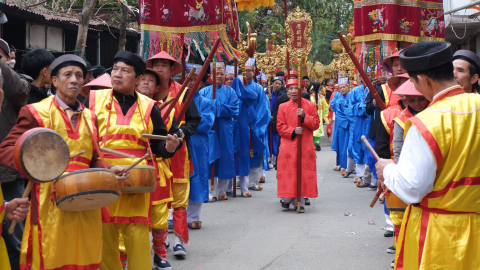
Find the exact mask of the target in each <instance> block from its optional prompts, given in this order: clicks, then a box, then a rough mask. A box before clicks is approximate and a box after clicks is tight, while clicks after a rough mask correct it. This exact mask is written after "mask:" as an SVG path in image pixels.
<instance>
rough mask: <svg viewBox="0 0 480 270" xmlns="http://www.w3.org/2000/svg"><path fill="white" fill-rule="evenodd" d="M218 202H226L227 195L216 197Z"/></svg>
mask: <svg viewBox="0 0 480 270" xmlns="http://www.w3.org/2000/svg"><path fill="white" fill-rule="evenodd" d="M218 200H219V201H226V200H228V197H227V194H222V195H220V196H218Z"/></svg>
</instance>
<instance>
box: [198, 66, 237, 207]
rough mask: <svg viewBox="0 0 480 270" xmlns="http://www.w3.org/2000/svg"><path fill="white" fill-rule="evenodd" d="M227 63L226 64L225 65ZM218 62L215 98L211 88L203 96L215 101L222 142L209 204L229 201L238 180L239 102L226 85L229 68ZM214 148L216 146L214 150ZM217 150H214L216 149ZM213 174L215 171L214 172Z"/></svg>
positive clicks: (219, 144)
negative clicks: (231, 186)
mask: <svg viewBox="0 0 480 270" xmlns="http://www.w3.org/2000/svg"><path fill="white" fill-rule="evenodd" d="M222 64H223V63H222ZM222 64H221V63H217V68H216V78H215V86H216V89H215V99H213V87H212V86H211V85H210V86H207V87H205V88H203V89H202V90H200V92H199V94H200V95H201V96H202V97H205V98H207V99H209V100H212V102H213V104H214V105H213V113H214V115H215V133H216V136H217V137H216V139H217V140H218V147H216V148H217V149H216V150H218V151H219V154H220V157H219V158H218V159H217V160H216V161H215V167H214V169H215V175H214V176H215V181H214V189H213V191H212V192H210V197H209V201H211V202H213V201H216V200H227V189H228V184H229V182H230V181H231V180H232V179H233V178H234V177H235V175H236V174H235V159H234V146H233V125H234V123H235V117H237V116H238V112H239V109H238V107H239V100H238V97H237V94H236V92H235V90H233V89H232V88H231V87H229V86H226V85H224V83H225V67H224V66H223V65H222ZM210 149H212V147H210ZM212 151H213V149H212ZM210 172H211V170H210Z"/></svg>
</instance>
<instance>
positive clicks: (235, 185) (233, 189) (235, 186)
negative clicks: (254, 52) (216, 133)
mask: <svg viewBox="0 0 480 270" xmlns="http://www.w3.org/2000/svg"><path fill="white" fill-rule="evenodd" d="M236 48H237V43H236V42H235V49H236ZM233 65H234V72H235V78H236V77H237V74H238V70H237V69H238V60H237V58H235V62H234V64H233ZM235 120H237V118H236V117H235ZM233 156H234V159H235V176H234V177H233V179H232V191H233V197H234V198H236V197H237V153H235V154H233Z"/></svg>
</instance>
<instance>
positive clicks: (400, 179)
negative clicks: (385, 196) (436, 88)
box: [383, 85, 460, 204]
mask: <svg viewBox="0 0 480 270" xmlns="http://www.w3.org/2000/svg"><path fill="white" fill-rule="evenodd" d="M455 87H460V86H459V85H454V86H452V87H449V88H446V89H444V90H442V91H440V92H439V93H437V94H436V95H435V96H433V100H435V98H437V97H438V96H439V95H440V94H442V93H444V92H445V91H447V90H450V89H452V88H455ZM436 172H437V162H436V160H435V156H434V155H433V152H432V150H431V149H430V147H429V146H428V143H427V141H426V140H425V139H424V138H423V136H422V134H420V132H419V131H418V129H417V128H416V127H415V126H414V125H412V126H411V127H410V129H409V130H408V133H407V136H406V137H405V142H404V144H403V148H402V152H401V154H400V159H399V161H398V163H397V164H393V163H392V164H388V165H387V166H385V169H384V170H383V178H384V179H385V181H384V184H385V185H386V186H387V187H388V189H390V190H391V191H392V192H393V193H394V194H395V195H397V196H398V197H399V198H400V199H401V200H402V201H404V202H405V203H407V204H411V203H418V202H420V201H421V200H422V199H423V197H425V195H427V194H428V193H430V192H432V190H433V183H434V181H435V176H436Z"/></svg>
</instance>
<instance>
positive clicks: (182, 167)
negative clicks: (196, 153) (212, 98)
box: [167, 80, 193, 196]
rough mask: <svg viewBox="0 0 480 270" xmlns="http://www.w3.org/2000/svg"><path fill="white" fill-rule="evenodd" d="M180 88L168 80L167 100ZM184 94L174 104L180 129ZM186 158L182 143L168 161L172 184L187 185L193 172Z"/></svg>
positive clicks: (185, 147) (185, 149)
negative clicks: (180, 114) (179, 116)
mask: <svg viewBox="0 0 480 270" xmlns="http://www.w3.org/2000/svg"><path fill="white" fill-rule="evenodd" d="M181 87H182V86H181V85H180V84H179V83H177V82H175V81H173V80H170V87H169V89H168V96H167V99H169V98H171V97H176V96H177V93H178V91H180V88H181ZM186 92H187V91H186V90H185V91H184V92H183V93H182V96H181V97H180V98H179V99H178V102H177V104H175V117H177V123H178V127H181V126H182V125H183V124H184V123H185V117H184V118H183V119H178V113H179V112H180V108H181V107H182V104H183V97H184V95H185V93H186ZM188 158H189V157H188V151H187V144H186V143H183V144H182V147H181V148H180V149H179V150H177V151H176V152H175V155H174V156H173V157H172V158H171V159H170V162H171V170H172V173H173V183H188V181H190V180H189V179H190V174H191V173H192V172H193V169H191V168H190V166H191V164H190V162H189V160H188ZM187 196H188V194H187Z"/></svg>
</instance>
